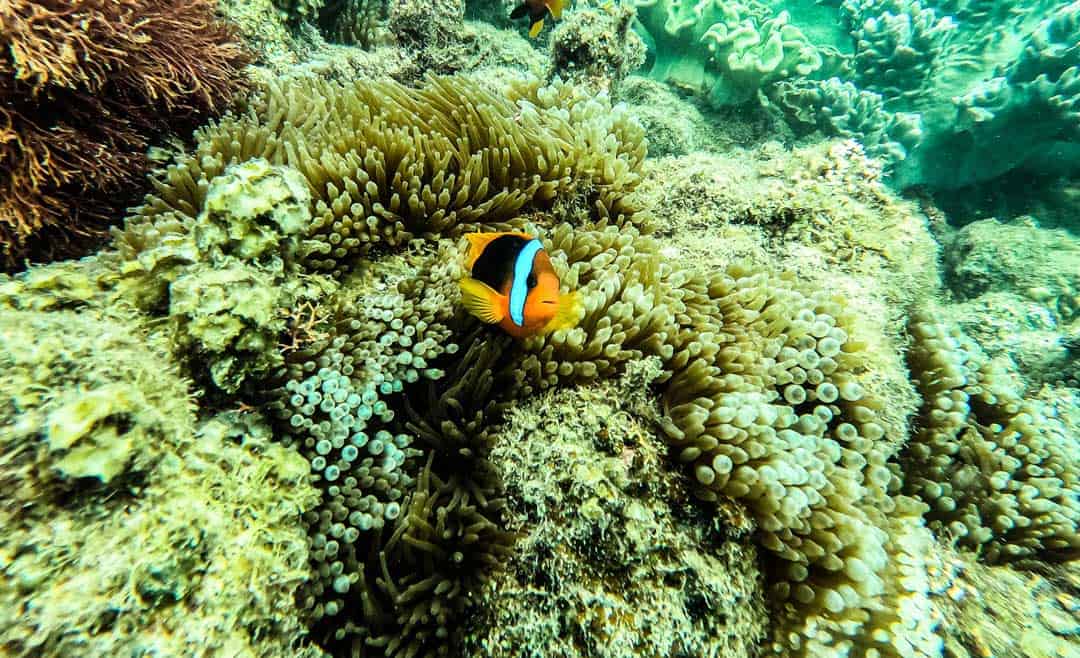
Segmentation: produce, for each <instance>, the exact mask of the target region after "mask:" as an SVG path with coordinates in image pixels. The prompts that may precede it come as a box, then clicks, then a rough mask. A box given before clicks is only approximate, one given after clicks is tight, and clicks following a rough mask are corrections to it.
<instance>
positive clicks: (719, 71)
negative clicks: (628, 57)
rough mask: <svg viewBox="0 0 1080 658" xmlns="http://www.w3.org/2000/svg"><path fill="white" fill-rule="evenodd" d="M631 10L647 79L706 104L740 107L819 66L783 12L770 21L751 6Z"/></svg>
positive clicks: (642, 5)
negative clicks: (649, 48)
mask: <svg viewBox="0 0 1080 658" xmlns="http://www.w3.org/2000/svg"><path fill="white" fill-rule="evenodd" d="M635 4H636V6H637V8H638V14H639V17H640V19H641V23H642V24H643V25H644V27H645V29H646V30H647V31H648V34H649V36H650V37H651V40H652V43H653V46H654V54H655V60H654V63H653V66H652V69H651V70H650V72H649V75H650V76H652V77H654V78H656V79H658V80H662V81H664V82H668V83H671V84H673V85H675V86H677V87H679V88H680V89H685V90H687V91H689V92H691V93H693V94H695V95H697V96H700V97H702V98H704V99H705V100H706V101H707V102H709V103H711V104H713V105H731V104H738V103H743V102H746V101H748V100H751V99H753V98H755V97H756V95H757V92H758V91H759V90H762V89H763V88H764V87H766V86H767V85H769V84H772V83H774V82H776V81H779V80H784V79H787V78H791V77H806V76H809V75H810V74H812V73H815V72H817V71H818V70H819V69H822V68H823V66H824V65H825V63H826V62H825V58H824V57H823V55H822V53H821V51H820V50H819V49H818V48H817V47H815V46H814V45H812V44H811V43H810V42H809V41H808V40H807V38H806V35H805V34H803V32H802V31H801V30H799V29H798V28H797V27H796V26H795V25H792V24H791V16H790V14H788V13H787V12H786V11H781V12H779V13H778V14H776V15H772V14H771V11H770V10H769V8H768V7H767V6H765V5H763V4H761V3H759V2H755V1H754V0H749V1H748V2H740V3H734V4H733V3H725V2H719V1H714V2H709V1H703V2H697V3H683V2H675V1H672V0H637V2H636V3H635ZM830 52H831V51H830Z"/></svg>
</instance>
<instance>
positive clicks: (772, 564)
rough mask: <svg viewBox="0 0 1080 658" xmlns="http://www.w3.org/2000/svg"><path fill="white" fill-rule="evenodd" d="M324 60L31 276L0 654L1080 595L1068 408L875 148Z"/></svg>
mask: <svg viewBox="0 0 1080 658" xmlns="http://www.w3.org/2000/svg"><path fill="white" fill-rule="evenodd" d="M311 6H312V7H315V8H316V9H318V3H314V4H312V5H311ZM313 11H314V10H313ZM552 13H554V12H552ZM304 20H308V19H306V18H305V15H301V16H300V18H299V19H298V22H299V23H303V22H304ZM298 29H300V28H298ZM327 70H328V71H330V73H329V74H328V75H325V76H323V75H319V74H318V73H313V72H311V71H306V72H305V71H300V72H294V73H292V74H290V75H287V76H282V77H279V78H273V79H270V80H268V81H266V82H264V83H260V85H259V88H258V89H256V90H255V91H254V93H253V94H252V96H251V97H250V99H248V101H247V104H246V106H245V107H244V108H243V110H241V111H238V112H237V113H235V114H231V115H228V116H226V117H224V118H222V119H220V120H219V121H217V122H215V123H211V124H209V125H206V126H204V127H203V128H202V129H200V130H199V131H198V132H197V133H196V134H195V143H194V144H193V145H192V146H191V148H189V149H186V150H178V151H177V152H176V153H175V154H174V156H173V158H172V160H171V162H170V164H168V165H167V166H166V167H164V168H163V169H161V170H159V171H157V172H155V173H154V174H153V175H152V176H151V178H150V183H151V185H152V186H153V188H154V192H153V193H152V194H150V195H148V196H147V197H146V198H145V200H144V202H143V203H142V205H140V206H139V207H137V208H134V209H133V210H131V212H130V215H129V217H128V219H127V221H126V223H125V225H124V227H123V228H119V229H116V230H115V231H114V235H113V242H112V243H111V245H110V246H109V247H108V248H107V249H105V250H103V251H102V252H101V253H99V254H97V255H95V256H92V257H89V258H87V259H84V260H82V261H79V262H69V263H57V264H54V265H49V266H41V267H36V268H31V269H30V270H28V271H26V272H24V273H23V274H20V275H17V276H14V277H5V278H4V279H2V280H0V305H3V307H4V312H3V317H2V318H0V325H2V326H3V328H4V331H3V332H0V337H2V338H0V366H2V367H3V371H4V372H5V373H10V375H9V376H7V377H4V378H2V379H0V389H3V391H2V394H0V427H3V428H4V429H0V483H4V486H3V487H2V488H0V489H2V490H3V493H0V496H3V497H7V498H8V499H9V500H8V502H9V503H11V504H10V505H6V506H4V509H5V511H4V513H3V523H4V528H5V530H6V532H5V533H4V536H3V537H2V538H0V569H2V570H3V571H4V572H5V575H8V576H10V577H9V578H5V579H3V581H2V582H0V600H2V601H3V602H4V605H3V606H0V607H3V609H4V610H7V611H8V615H7V616H6V617H4V616H2V615H0V618H2V619H3V620H4V623H3V624H0V645H2V646H3V648H4V650H5V651H6V652H8V653H11V654H13V655H19V656H73V655H115V654H118V653H125V654H126V653H131V654H133V655H134V654H141V653H148V652H157V653H163V654H172V655H180V654H184V653H186V652H190V651H191V649H192V647H199V649H198V650H199V651H203V652H206V653H207V654H210V655H224V654H226V653H228V654H229V655H250V656H276V655H297V654H300V655H312V656H315V655H325V654H326V653H328V654H330V655H333V656H363V657H378V656H387V657H395V658H398V657H400V658H411V657H414V656H451V655H476V656H504V655H521V656H545V655H552V656H555V655H558V656H580V655H598V656H631V655H641V654H642V653H655V654H657V655H668V654H671V655H676V654H677V655H702V656H721V655H723V656H758V655H765V654H771V655H779V656H822V657H826V656H827V657H833V656H853V657H855V656H865V657H867V658H869V657H875V658H884V657H888V656H904V657H907V656H923V657H932V656H954V655H955V656H960V655H965V654H963V653H961V651H971V652H974V651H976V650H977V648H985V649H987V650H989V651H991V655H1019V654H1015V653H1009V651H1010V650H1011V649H1010V648H1009V645H1008V644H1007V642H1008V641H1009V638H1006V637H1001V636H999V635H991V636H990V637H988V638H983V637H982V636H981V635H980V636H979V639H978V640H977V641H976V639H974V634H975V633H976V630H974V629H978V628H980V626H979V625H978V623H971V624H969V626H968V627H967V628H964V629H957V628H956V627H955V625H954V624H953V623H952V622H953V621H954V620H956V619H968V620H970V619H971V618H973V617H974V618H978V615H979V614H980V613H979V612H978V611H979V610H980V608H979V606H978V605H975V604H974V603H972V602H971V601H969V602H968V603H966V604H965V603H964V602H963V601H961V600H960V599H959V598H958V597H960V594H958V592H966V591H967V589H966V588H967V587H968V586H969V583H970V582H976V581H977V580H979V579H985V578H988V576H987V575H986V574H987V572H988V571H989V572H992V573H1000V574H1003V578H1002V582H1006V581H1008V582H1012V580H1009V579H1010V578H1013V577H1014V576H1015V575H1016V574H1018V573H1020V572H1018V571H1017V569H1019V568H1021V567H1026V568H1032V567H1034V569H1035V570H1033V571H1032V572H1031V573H1032V574H1036V573H1038V574H1045V575H1039V576H1035V575H1032V576H1031V577H1038V578H1040V579H1041V580H1040V582H1039V589H1038V591H1039V592H1041V594H1040V596H1042V597H1043V598H1044V599H1048V598H1049V597H1051V596H1052V595H1051V593H1055V594H1058V595H1060V596H1066V595H1068V594H1069V593H1070V592H1073V591H1075V590H1076V588H1077V585H1076V583H1075V580H1073V581H1070V580H1069V577H1070V576H1069V574H1070V573H1071V572H1070V571H1068V569H1067V568H1065V567H1062V566H1061V563H1062V562H1067V561H1069V560H1071V559H1072V558H1074V557H1075V547H1076V545H1077V539H1076V538H1077V522H1078V521H1080V515H1078V513H1077V506H1076V491H1077V488H1078V483H1077V478H1076V461H1075V459H1070V457H1069V455H1070V454H1072V453H1071V452H1070V451H1074V450H1075V445H1074V444H1075V440H1074V438H1075V435H1074V434H1071V433H1070V432H1071V428H1075V425H1072V424H1071V423H1075V419H1073V418H1072V417H1069V416H1062V417H1060V418H1054V417H1051V416H1050V415H1048V414H1047V413H1044V412H1043V411H1041V410H1040V408H1039V404H1040V403H1039V401H1037V400H1036V399H1034V398H1033V397H1032V396H1029V395H1025V394H1024V392H1023V391H1022V390H1020V391H1017V390H1014V389H1011V388H1009V387H1008V386H1007V385H1006V383H1005V382H1004V380H1005V375H1002V374H1000V373H999V372H998V371H996V370H995V369H994V367H992V365H991V364H990V363H988V361H987V359H986V358H985V357H984V355H982V354H981V353H980V352H979V349H978V347H977V346H975V345H972V344H971V343H970V342H969V341H967V340H966V339H965V338H964V336H963V335H962V333H961V332H960V331H959V330H958V329H957V328H956V327H953V326H951V325H946V324H944V323H942V322H940V321H939V320H938V319H937V311H936V308H937V307H936V306H935V300H934V296H935V291H934V290H933V287H934V286H935V285H937V272H936V269H935V266H934V262H933V261H934V249H935V247H934V246H933V242H932V240H931V239H930V236H929V233H928V232H927V229H926V226H925V221H924V218H923V216H922V215H920V214H918V213H917V212H916V211H915V209H914V207H913V206H911V205H910V204H906V203H902V202H898V201H896V199H895V197H894V196H892V195H891V194H890V193H889V192H887V191H886V190H885V189H884V188H883V187H882V186H881V183H880V181H879V180H878V174H879V173H880V169H877V168H875V167H876V165H874V164H873V163H871V162H869V161H868V160H866V159H865V158H863V157H862V151H861V149H860V148H859V147H858V146H857V145H853V144H852V143H850V142H839V143H834V144H832V145H830V146H828V147H827V148H825V147H823V148H807V149H802V150H800V151H798V152H796V153H795V154H788V155H786V156H782V155H781V154H780V153H779V151H777V150H775V149H771V148H770V146H769V145H764V146H762V147H761V148H760V149H759V150H758V151H757V153H758V156H757V157H754V158H728V159H723V158H721V157H720V156H716V159H715V160H712V159H708V158H706V160H707V161H705V160H702V159H701V158H700V157H696V156H690V157H686V158H682V159H675V158H673V159H671V160H662V161H648V162H647V161H646V153H647V149H648V142H647V139H646V134H645V130H644V128H643V127H642V125H641V124H640V123H639V122H637V121H636V120H634V119H633V118H632V112H631V109H630V108H628V107H627V106H625V105H623V104H619V103H615V104H613V103H612V101H611V99H610V98H609V97H608V96H607V95H606V94H599V95H595V94H593V93H591V92H585V91H582V89H581V88H580V87H576V86H572V85H569V84H565V83H561V82H557V81H556V82H553V83H550V84H545V83H543V82H541V81H539V80H536V79H532V78H529V79H521V78H516V79H513V80H512V81H508V82H504V83H500V84H490V83H489V82H488V81H486V80H485V78H483V77H482V76H480V75H470V76H466V75H459V76H448V77H440V76H428V77H427V78H425V79H424V80H423V81H422V82H421V83H419V84H417V85H416V86H408V85H405V84H401V83H398V82H391V81H386V80H381V81H371V80H365V79H351V78H348V77H342V76H340V75H339V74H338V73H335V72H333V69H332V68H330V69H327ZM709 157H712V156H709ZM785 157H786V158H787V159H785ZM799 158H802V159H803V160H798V159H799ZM703 162H704V163H705V164H704V165H703V164H702V163H703ZM791 162H805V163H808V164H806V165H805V166H803V165H798V166H793V167H792V169H795V170H797V171H794V172H793V171H792V170H791V169H786V168H785V166H786V165H785V164H784V163H788V164H790V163H791ZM714 165H715V167H714ZM755 168H756V169H755ZM703 171H706V172H708V173H707V175H708V176H712V177H713V178H711V179H709V180H711V181H712V183H714V184H718V181H719V182H722V181H723V180H729V181H741V183H740V185H742V187H739V189H740V190H742V192H741V196H740V198H739V199H737V200H735V199H731V198H729V197H726V196H724V195H725V194H728V192H726V191H725V192H723V193H716V192H715V190H714V189H713V187H712V186H711V185H710V183H709V180H706V179H705V178H703V176H705V175H706V174H705V173H702V172H703ZM748 172H749V173H748ZM680 176H681V177H680ZM648 177H652V178H651V179H650V178H648ZM703 181H704V182H703ZM845 190H850V193H847V192H844V191H845ZM668 194H670V195H672V196H665V195H668ZM732 194H733V193H732ZM841 196H842V197H843V198H839V199H838V197H841ZM712 205H715V206H718V207H723V208H727V209H733V210H732V213H733V216H732V217H726V219H728V220H730V221H723V222H721V221H719V220H717V219H716V218H715V217H714V216H713V214H712V213H709V212H707V210H701V209H708V208H709V207H710V206H712ZM655 211H659V212H655ZM654 212H655V214H654ZM690 215H697V217H691V216H690ZM717 230H719V231H722V232H725V235H726V236H727V237H728V238H730V240H729V241H726V242H725V241H719V240H717V239H716V236H715V235H710V233H709V232H710V231H717ZM695 236H697V239H696V240H695ZM883 236H884V237H883ZM500 241H501V242H500ZM883 243H884V244H886V246H882V245H883ZM710 245H721V247H717V248H710ZM732 245H739V248H740V249H743V253H741V254H739V253H735V252H733V251H725V249H730V248H732ZM927 245H930V246H929V248H927ZM928 250H929V251H930V253H929V254H927V251H928ZM489 261H490V262H489ZM470 282H471V283H470ZM481 286H482V287H481ZM545 301H555V302H556V304H554V306H557V307H558V308H557V309H554V312H553V313H552V312H550V311H551V310H550V309H549V310H545V309H543V308H541V307H540V305H542V304H543V302H545ZM564 304H565V306H564ZM500 313H501V315H500ZM507 319H509V321H508V322H507ZM496 323H501V324H500V326H493V325H495V324H496ZM63 336H66V338H62V337H63ZM904 355H906V361H905V359H904ZM999 380H1000V381H999ZM57 529H59V530H60V531H61V534H62V538H60V539H55V538H53V539H50V536H51V535H53V534H55V533H54V531H56V530H57ZM47 531H48V532H47ZM147 538H149V539H147ZM945 545H948V546H949V550H948V551H944V550H943V549H944V548H945ZM954 547H955V548H956V549H957V550H959V551H961V552H953V550H952V549H953V548H954ZM109 554H111V555H114V556H116V557H115V558H113V559H107V556H108V555H109ZM126 556H134V558H133V561H131V562H130V563H128V562H126V561H123V560H121V557H126ZM121 564H123V565H124V568H123V569H121V568H120V566H119V565H121ZM965 564H969V565H971V568H965V567H964V565H965ZM994 570H997V571H994ZM966 579H967V580H966ZM972 579H976V580H972ZM76 587H77V589H78V591H80V592H82V593H83V594H85V595H86V596H85V598H86V599H87V601H86V602H84V603H81V604H80V606H79V609H78V610H74V609H73V608H72V602H71V601H72V598H71V591H72V588H76ZM1010 591H1012V590H1010ZM87 592H89V594H86V593H87ZM988 596H989V593H988ZM994 596H997V594H994ZM994 600H997V599H994ZM1040 600H1043V599H1040ZM1063 600H1066V601H1067V600H1069V599H1063ZM1040 605H1041V604H1040ZM1048 605H1049V604H1048ZM1044 607H1045V606H1044ZM1058 608H1060V610H1061V611H1063V612H1059V610H1058ZM1040 609H1042V608H1040ZM1046 610H1047V611H1048V612H1046V613H1045V615H1044V616H1045V617H1046V619H1051V618H1053V619H1054V620H1056V621H1055V622H1054V623H1055V624H1056V625H1055V626H1054V627H1055V628H1057V629H1058V630H1057V631H1049V633H1050V635H1053V634H1055V633H1057V634H1058V636H1061V637H1066V635H1061V634H1060V633H1059V631H1060V630H1061V628H1062V625H1061V624H1060V623H1057V622H1059V621H1060V618H1061V615H1062V614H1065V615H1068V614H1075V608H1069V607H1067V606H1066V604H1059V605H1058V607H1056V608H1052V609H1051V608H1050V607H1046ZM1052 614H1055V615H1057V617H1052ZM1040 623H1042V622H1040ZM1045 623H1046V624H1049V623H1050V622H1045ZM1047 627H1048V628H1049V626H1047ZM980 632H981V631H980ZM1050 635H1047V636H1046V637H1049V636H1050ZM1074 635H1075V633H1074ZM1032 637H1036V638H1038V637H1043V636H1039V635H1037V634H1036V635H1033V636H1032ZM1068 637H1072V636H1068ZM984 639H985V640H986V643H987V644H986V645H985V646H984V645H982V644H979V643H980V642H983V640H984ZM1034 641H1035V640H1030V641H1029V643H1028V644H1026V645H1025V646H1031V642H1034ZM994 651H996V652H998V653H997V654H994V653H993V652H994ZM967 655H972V654H971V653H969V654H967ZM1048 655H1049V654H1048Z"/></svg>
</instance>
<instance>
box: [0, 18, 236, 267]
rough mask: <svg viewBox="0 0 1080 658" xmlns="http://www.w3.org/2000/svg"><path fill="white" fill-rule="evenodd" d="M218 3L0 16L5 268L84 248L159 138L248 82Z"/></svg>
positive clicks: (0, 261) (133, 183) (134, 184)
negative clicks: (219, 17) (217, 12)
mask: <svg viewBox="0 0 1080 658" xmlns="http://www.w3.org/2000/svg"><path fill="white" fill-rule="evenodd" d="M214 6H215V4H214V3H213V2H211V1H210V0H199V1H198V2H177V1H175V0H124V1H122V2H113V1H104V0H93V1H91V2H83V3H79V4H78V6H73V5H71V4H70V3H62V2H29V1H28V0H14V1H13V2H8V3H5V4H4V6H3V7H2V8H0V46H2V50H3V55H2V56H0V173H2V176H3V179H4V180H3V183H2V184H0V199H2V201H0V266H2V267H3V268H4V269H13V268H16V267H18V265H19V263H20V262H21V261H22V260H23V259H24V258H30V259H33V260H41V259H48V258H52V257H56V256H62V255H71V254H75V253H79V252H80V251H81V250H85V249H86V248H87V247H86V245H87V242H89V241H90V240H88V239H89V238H92V237H94V236H101V235H103V234H104V232H105V231H104V228H105V227H107V226H108V224H110V223H112V222H115V221H116V220H117V219H119V214H120V211H121V210H122V209H123V207H124V206H125V205H126V203H128V202H130V201H132V200H134V198H133V197H132V196H131V194H132V190H138V189H139V180H140V176H142V175H143V174H144V173H145V171H146V170H147V168H148V162H147V159H146V153H145V152H146V148H147V146H148V145H149V144H150V143H151V142H152V141H155V140H157V139H159V138H160V135H161V133H163V132H166V131H169V130H176V131H180V132H183V131H185V130H190V129H191V128H192V127H193V126H194V125H196V124H197V123H199V122H201V121H203V120H205V118H206V117H207V116H209V115H212V114H215V113H217V112H220V111H222V110H223V109H224V108H226V107H227V106H228V105H229V102H230V99H231V98H232V96H233V95H234V94H235V93H236V92H237V90H238V88H239V87H240V86H241V85H242V75H241V67H242V66H243V65H244V64H245V63H246V61H247V55H246V53H245V52H244V51H243V50H242V49H241V47H240V46H239V44H238V43H237V42H236V41H235V39H234V37H233V34H232V31H231V30H230V29H228V28H227V27H226V26H225V25H224V24H222V23H220V22H218V20H217V19H216V18H215V15H214Z"/></svg>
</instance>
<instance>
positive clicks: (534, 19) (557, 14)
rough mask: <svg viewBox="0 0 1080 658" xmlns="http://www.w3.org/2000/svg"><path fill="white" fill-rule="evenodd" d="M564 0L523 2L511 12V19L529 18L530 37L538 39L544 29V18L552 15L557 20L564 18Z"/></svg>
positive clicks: (528, 0) (523, 0) (531, 0)
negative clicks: (537, 36)
mask: <svg viewBox="0 0 1080 658" xmlns="http://www.w3.org/2000/svg"><path fill="white" fill-rule="evenodd" d="M564 4H565V2H564V0H522V2H521V4H520V5H518V7H517V8H516V9H514V11H512V12H510V18H521V17H523V16H526V15H527V16H528V17H529V37H530V38H532V39H535V38H536V35H538V34H540V30H543V29H544V17H545V16H546V15H547V14H548V13H550V14H551V17H552V18H554V19H555V20H559V19H560V18H562V10H563V5H564Z"/></svg>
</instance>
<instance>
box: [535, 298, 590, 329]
mask: <svg viewBox="0 0 1080 658" xmlns="http://www.w3.org/2000/svg"><path fill="white" fill-rule="evenodd" d="M584 311H585V305H584V303H583V302H582V301H581V293H579V292H576V291H575V292H571V293H567V294H565V295H559V311H558V313H556V314H555V317H553V318H551V321H550V322H548V323H547V325H545V326H544V333H545V334H547V333H551V332H553V331H558V330H559V329H570V328H572V327H576V326H577V323H578V322H580V321H581V316H582V315H583V314H584Z"/></svg>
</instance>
